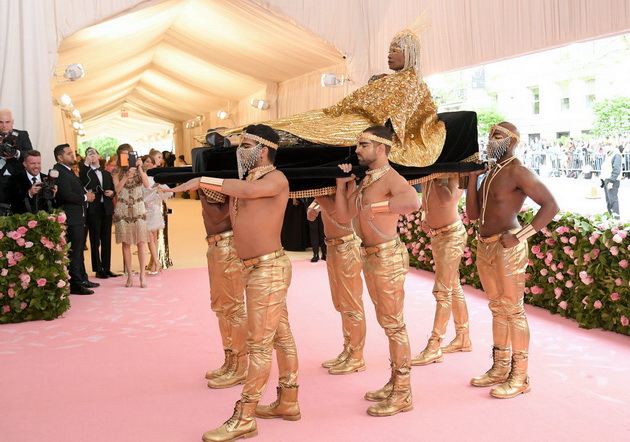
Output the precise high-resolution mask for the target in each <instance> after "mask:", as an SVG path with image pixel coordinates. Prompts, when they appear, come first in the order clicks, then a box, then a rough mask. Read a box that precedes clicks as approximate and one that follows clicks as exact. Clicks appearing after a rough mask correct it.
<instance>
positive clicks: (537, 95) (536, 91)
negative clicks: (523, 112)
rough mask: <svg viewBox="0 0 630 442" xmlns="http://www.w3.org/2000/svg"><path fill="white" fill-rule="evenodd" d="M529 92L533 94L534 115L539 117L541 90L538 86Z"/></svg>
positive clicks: (531, 88)
mask: <svg viewBox="0 0 630 442" xmlns="http://www.w3.org/2000/svg"><path fill="white" fill-rule="evenodd" d="M529 91H530V92H531V94H532V113H533V114H534V115H538V114H539V113H540V89H538V86H533V87H530V88H529Z"/></svg>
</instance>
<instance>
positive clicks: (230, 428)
mask: <svg viewBox="0 0 630 442" xmlns="http://www.w3.org/2000/svg"><path fill="white" fill-rule="evenodd" d="M255 409H256V402H241V401H237V402H236V405H235V406H234V414H233V415H232V417H231V418H229V419H228V420H227V421H225V423H224V424H223V425H221V426H220V427H219V428H217V429H215V430H211V431H206V432H205V433H203V437H202V440H203V441H204V442H229V441H233V440H237V439H241V438H243V439H249V438H250V437H255V436H258V430H257V428H256V419H255V418H254V410H255Z"/></svg>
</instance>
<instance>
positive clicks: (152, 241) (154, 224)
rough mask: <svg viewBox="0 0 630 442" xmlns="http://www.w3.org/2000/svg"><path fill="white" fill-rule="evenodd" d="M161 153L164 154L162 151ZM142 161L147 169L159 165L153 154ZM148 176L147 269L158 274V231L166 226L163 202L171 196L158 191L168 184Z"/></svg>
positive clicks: (146, 189)
mask: <svg viewBox="0 0 630 442" xmlns="http://www.w3.org/2000/svg"><path fill="white" fill-rule="evenodd" d="M160 155H162V153H161V152H160ZM160 160H161V158H160ZM142 163H143V165H144V166H143V167H144V169H145V170H149V169H152V168H154V167H157V164H156V161H155V159H154V157H153V156H151V155H145V156H143V157H142ZM148 178H149V187H145V188H143V195H144V204H145V206H146V209H147V229H148V230H149V252H150V254H151V259H150V260H149V264H148V265H147V269H146V270H147V271H148V272H149V275H156V274H158V273H160V272H161V271H162V266H161V265H160V259H159V256H158V233H159V232H160V230H162V229H163V228H164V216H163V215H162V202H163V201H164V200H166V199H168V198H170V195H169V194H168V193H158V189H168V188H169V187H168V186H166V185H164V184H161V185H160V184H157V183H156V182H155V180H154V179H153V177H148Z"/></svg>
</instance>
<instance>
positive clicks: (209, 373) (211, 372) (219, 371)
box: [206, 350, 232, 379]
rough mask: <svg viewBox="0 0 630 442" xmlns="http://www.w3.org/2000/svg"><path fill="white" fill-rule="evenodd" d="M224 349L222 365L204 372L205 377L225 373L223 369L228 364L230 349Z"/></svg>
mask: <svg viewBox="0 0 630 442" xmlns="http://www.w3.org/2000/svg"><path fill="white" fill-rule="evenodd" d="M224 351H225V361H223V365H222V366H221V367H219V368H217V369H216V370H211V371H208V372H206V379H214V378H216V377H218V376H221V375H223V374H225V371H226V370H227V368H228V367H229V366H230V356H231V355H232V350H224Z"/></svg>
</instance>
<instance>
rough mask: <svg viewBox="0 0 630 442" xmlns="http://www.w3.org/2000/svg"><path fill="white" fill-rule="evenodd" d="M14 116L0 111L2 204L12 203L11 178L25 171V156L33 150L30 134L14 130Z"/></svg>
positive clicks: (0, 188)
mask: <svg viewBox="0 0 630 442" xmlns="http://www.w3.org/2000/svg"><path fill="white" fill-rule="evenodd" d="M13 123H14V121H13V114H12V113H11V111H10V110H9V109H0V203H8V204H10V203H11V196H10V193H9V189H8V184H9V177H10V176H11V175H17V174H19V173H20V172H22V171H23V170H24V168H23V167H22V161H23V160H24V158H23V155H24V153H25V152H26V151H28V150H32V149H33V146H32V145H31V140H30V138H29V137H28V132H26V131H24V130H17V129H13Z"/></svg>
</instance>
